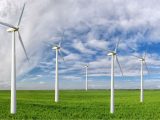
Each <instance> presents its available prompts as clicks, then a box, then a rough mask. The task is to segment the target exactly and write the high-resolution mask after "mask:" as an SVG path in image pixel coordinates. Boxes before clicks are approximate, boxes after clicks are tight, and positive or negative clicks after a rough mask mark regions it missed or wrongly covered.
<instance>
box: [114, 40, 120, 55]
mask: <svg viewBox="0 0 160 120" xmlns="http://www.w3.org/2000/svg"><path fill="white" fill-rule="evenodd" d="M119 42H120V39H118V41H117V44H116V47H115V50H114V52H115V53H117V50H118V46H119Z"/></svg>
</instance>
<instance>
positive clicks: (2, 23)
mask: <svg viewBox="0 0 160 120" xmlns="http://www.w3.org/2000/svg"><path fill="white" fill-rule="evenodd" d="M0 24H1V25H4V26H6V27H10V28H14V29H17V28H16V27H15V26H13V25H11V24H8V23H4V22H0Z"/></svg>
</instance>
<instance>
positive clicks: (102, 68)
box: [0, 0, 160, 89]
mask: <svg viewBox="0 0 160 120" xmlns="http://www.w3.org/2000/svg"><path fill="white" fill-rule="evenodd" d="M12 1H13V0H1V1H0V21H5V22H8V23H11V24H15V23H16V22H17V19H18V17H19V14H20V10H21V8H22V6H23V3H24V2H25V0H22V1H18V0H14V2H12ZM159 5H160V2H159V1H158V0H153V1H150V0H144V1H139V0H130V1H125V0H119V1H114V0H101V1H99V0H87V1H85V0H77V1H74V0H67V1H65V0H46V1H45V2H44V1H43V0H35V1H27V4H26V9H25V11H24V16H23V19H22V24H21V26H20V31H21V34H22V37H23V41H24V43H25V46H26V49H27V53H28V55H29V57H30V61H29V63H28V62H27V61H26V59H25V56H24V53H23V51H22V48H21V46H20V44H19V42H18V39H17V43H16V45H17V46H16V48H17V88H18V89H54V72H55V71H54V69H55V51H53V50H52V46H53V45H55V44H57V43H58V42H59V41H60V40H61V39H62V37H63V36H62V32H64V41H63V43H62V47H63V49H62V52H63V55H64V59H65V62H63V61H62V59H61V58H59V76H60V78H59V80H60V88H61V89H84V88H85V69H84V68H83V65H85V64H88V63H89V70H88V72H89V88H91V89H109V88H110V58H109V57H108V56H107V52H106V50H105V49H114V47H115V44H116V42H117V41H118V40H119V39H120V45H119V49H118V56H119V61H120V63H121V66H122V69H123V72H124V75H125V77H124V78H123V77H121V74H120V71H119V68H118V67H117V65H116V66H115V68H116V69H115V76H116V77H115V87H116V88H117V89H138V88H139V87H140V76H139V75H140V61H139V60H137V59H136V58H134V57H132V55H137V56H141V55H143V53H144V52H145V51H147V56H146V62H147V63H148V67H149V69H150V71H151V72H150V74H149V75H148V74H147V71H146V69H145V68H144V75H145V77H144V86H145V88H146V89H159V88H160V80H159V78H160V77H159V70H160V67H159V66H160V62H159V60H160V49H159V45H160V26H159V20H160V13H159V12H158V11H159V10H160V8H159ZM5 30H6V28H5V27H3V26H0V36H1V39H0V42H1V44H0V57H1V58H3V59H2V60H1V63H0V76H1V79H0V89H10V64H11V63H10V58H11V49H10V46H11V35H10V34H8V33H7V32H6V31H5ZM130 48H133V49H135V51H133V50H131V49H130Z"/></svg>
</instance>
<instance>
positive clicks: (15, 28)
mask: <svg viewBox="0 0 160 120" xmlns="http://www.w3.org/2000/svg"><path fill="white" fill-rule="evenodd" d="M24 8H25V4H24V6H23V9H22V12H21V14H20V18H19V21H18V24H17V26H14V25H11V24H8V23H4V22H0V24H1V25H4V26H6V27H9V29H8V30H7V32H11V33H12V64H11V114H15V113H16V44H15V43H16V41H15V33H16V32H17V33H18V37H19V41H20V43H21V45H22V47H23V50H24V53H25V55H26V57H27V60H29V58H28V56H27V52H26V49H25V47H24V44H23V41H22V37H21V35H20V32H19V29H20V28H19V26H20V23H21V19H22V15H23V12H24Z"/></svg>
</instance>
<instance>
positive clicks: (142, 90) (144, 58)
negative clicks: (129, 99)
mask: <svg viewBox="0 0 160 120" xmlns="http://www.w3.org/2000/svg"><path fill="white" fill-rule="evenodd" d="M132 56H133V57H136V58H138V59H139V60H140V63H141V67H140V70H141V72H140V79H141V82H140V102H144V88H143V87H144V81H143V67H144V66H145V67H146V69H147V72H148V74H149V69H148V66H147V63H146V51H145V53H144V55H143V56H141V57H139V56H135V55H132Z"/></svg>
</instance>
